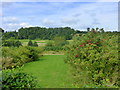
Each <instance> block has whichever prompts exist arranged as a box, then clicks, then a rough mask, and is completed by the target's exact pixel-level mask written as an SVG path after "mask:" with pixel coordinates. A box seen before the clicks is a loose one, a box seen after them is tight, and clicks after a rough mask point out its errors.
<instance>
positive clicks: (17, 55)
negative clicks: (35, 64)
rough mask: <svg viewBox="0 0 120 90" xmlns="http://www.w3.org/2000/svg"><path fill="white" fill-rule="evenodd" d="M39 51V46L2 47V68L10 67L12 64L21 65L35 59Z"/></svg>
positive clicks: (40, 50)
mask: <svg viewBox="0 0 120 90" xmlns="http://www.w3.org/2000/svg"><path fill="white" fill-rule="evenodd" d="M41 52H42V49H41V48H40V47H19V48H15V47H3V49H2V56H3V62H2V66H3V69H4V68H11V67H12V66H21V65H23V64H25V63H27V62H31V61H36V60H38V58H39V53H41Z"/></svg>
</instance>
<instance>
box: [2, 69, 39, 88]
mask: <svg viewBox="0 0 120 90" xmlns="http://www.w3.org/2000/svg"><path fill="white" fill-rule="evenodd" d="M2 74H3V75H2V88H3V89H11V88H35V87H36V86H37V80H36V78H35V77H33V76H31V75H29V74H27V73H25V72H22V71H14V70H3V72H2Z"/></svg>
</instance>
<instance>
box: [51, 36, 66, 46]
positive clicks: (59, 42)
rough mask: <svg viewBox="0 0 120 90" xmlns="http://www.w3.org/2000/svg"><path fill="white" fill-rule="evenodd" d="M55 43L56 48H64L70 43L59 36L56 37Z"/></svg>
mask: <svg viewBox="0 0 120 90" xmlns="http://www.w3.org/2000/svg"><path fill="white" fill-rule="evenodd" d="M53 41H54V45H55V46H64V45H65V44H67V43H68V42H67V41H66V40H65V38H64V37H59V36H56V37H54V39H53Z"/></svg>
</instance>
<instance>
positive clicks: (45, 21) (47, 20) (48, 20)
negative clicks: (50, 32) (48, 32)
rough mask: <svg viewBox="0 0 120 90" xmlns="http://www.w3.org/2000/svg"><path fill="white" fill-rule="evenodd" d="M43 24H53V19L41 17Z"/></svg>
mask: <svg viewBox="0 0 120 90" xmlns="http://www.w3.org/2000/svg"><path fill="white" fill-rule="evenodd" d="M42 23H43V24H44V25H51V24H54V21H53V20H50V19H47V18H45V19H43V22H42Z"/></svg>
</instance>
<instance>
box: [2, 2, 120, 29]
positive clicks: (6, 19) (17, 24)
mask: <svg viewBox="0 0 120 90" xmlns="http://www.w3.org/2000/svg"><path fill="white" fill-rule="evenodd" d="M5 1H6V2H2V3H0V5H1V6H2V7H1V8H0V9H1V10H0V19H1V20H2V24H0V27H2V28H3V29H4V30H5V31H15V30H18V29H19V28H21V27H34V26H39V27H71V28H74V29H76V30H81V31H82V30H86V28H87V27H90V28H96V27H98V28H104V29H105V30H106V31H117V30H118V2H112V1H111V2H95V1H93V2H76V1H75V0H74V2H7V0H5Z"/></svg>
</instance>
